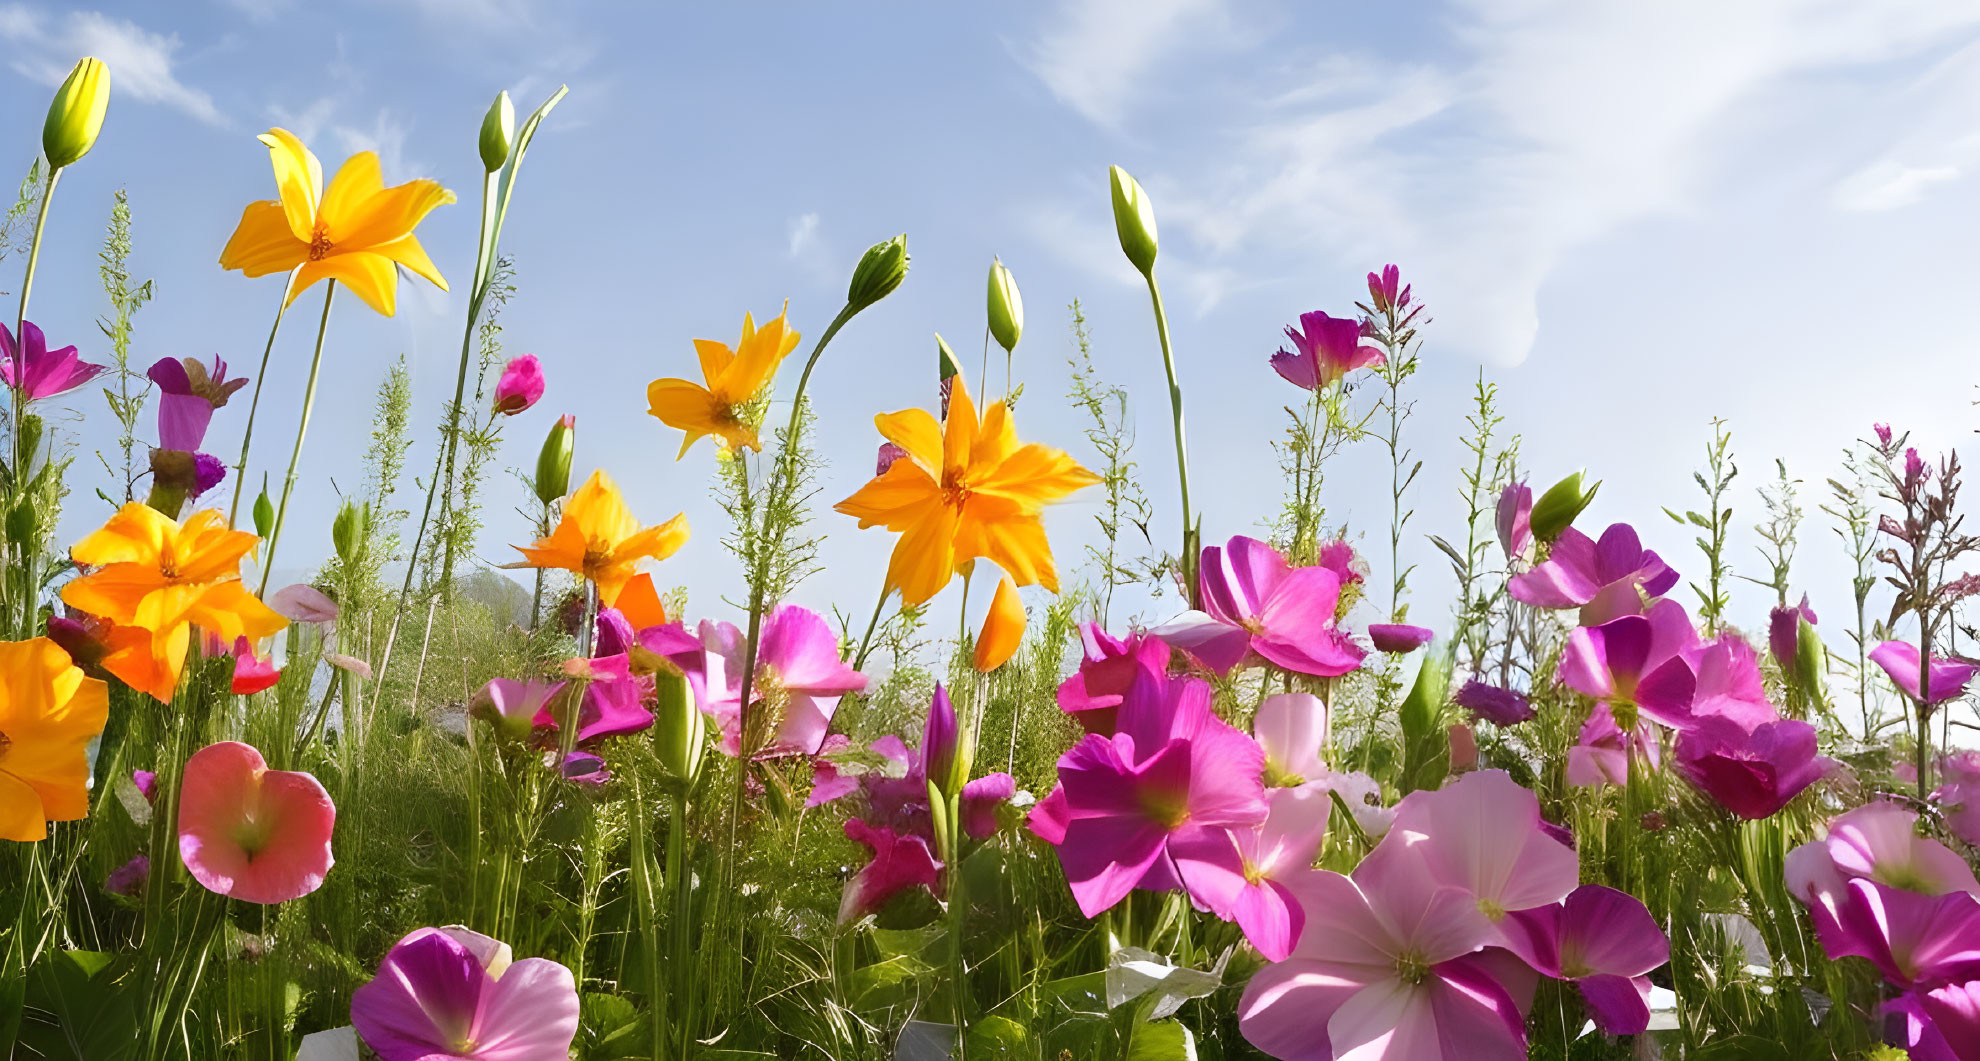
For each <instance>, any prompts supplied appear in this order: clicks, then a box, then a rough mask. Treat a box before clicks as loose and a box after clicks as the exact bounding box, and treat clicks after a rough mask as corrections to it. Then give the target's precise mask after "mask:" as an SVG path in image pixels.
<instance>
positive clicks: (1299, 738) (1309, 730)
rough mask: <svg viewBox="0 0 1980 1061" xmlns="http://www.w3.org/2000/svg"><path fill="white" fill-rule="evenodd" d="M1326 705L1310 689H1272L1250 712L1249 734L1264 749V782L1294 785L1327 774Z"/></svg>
mask: <svg viewBox="0 0 1980 1061" xmlns="http://www.w3.org/2000/svg"><path fill="white" fill-rule="evenodd" d="M1327 724H1328V718H1327V705H1326V704H1325V703H1323V702H1322V701H1321V699H1320V698H1319V697H1317V696H1314V695H1313V694H1311V693H1275V694H1273V695H1271V696H1268V697H1266V698H1265V701H1264V702H1263V703H1261V704H1259V705H1258V711H1257V712H1256V713H1255V714H1253V715H1252V716H1251V735H1252V737H1253V739H1255V740H1257V741H1258V747H1259V750H1260V751H1262V752H1264V753H1265V784H1266V785H1267V786H1268V787H1272V788H1296V787H1298V786H1301V785H1304V784H1306V783H1307V782H1309V781H1318V780H1321V779H1322V778H1325V777H1326V776H1327V764H1326V763H1325V762H1323V761H1321V758H1320V752H1321V750H1322V749H1323V748H1325V747H1326V746H1327Z"/></svg>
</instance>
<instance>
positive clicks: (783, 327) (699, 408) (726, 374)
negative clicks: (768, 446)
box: [646, 306, 798, 460]
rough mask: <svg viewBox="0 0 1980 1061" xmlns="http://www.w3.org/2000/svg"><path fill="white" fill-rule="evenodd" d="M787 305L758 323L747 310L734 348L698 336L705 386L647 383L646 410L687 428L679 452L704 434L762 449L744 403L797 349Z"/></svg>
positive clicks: (682, 454)
mask: <svg viewBox="0 0 1980 1061" xmlns="http://www.w3.org/2000/svg"><path fill="white" fill-rule="evenodd" d="M787 313H789V307H788V306H786V307H785V312H784V313H779V314H777V316H776V317H775V318H774V319H772V320H769V321H766V322H765V323H764V325H763V327H761V328H758V327H757V326H756V322H755V321H753V320H751V319H750V316H749V314H747V313H745V314H743V328H742V339H741V340H740V341H739V342H737V343H736V348H735V349H734V350H730V349H729V348H728V347H727V346H724V345H722V344H721V343H718V342H716V341H715V340H713V339H696V340H695V341H694V352H695V353H696V354H699V355H700V356H701V378H702V379H703V380H704V381H706V384H707V385H706V386H703V385H702V384H700V383H695V382H693V381H691V380H685V379H656V380H654V381H653V382H652V383H651V384H649V385H648V386H647V388H646V402H647V405H648V406H650V408H648V409H647V410H646V411H647V412H648V413H649V414H650V415H652V416H655V417H657V418H659V420H660V422H661V423H663V424H666V425H667V426H668V427H677V428H680V429H681V430H682V431H685V432H687V438H686V439H684V440H682V442H681V452H680V453H679V454H677V455H676V456H675V457H674V459H675V460H679V459H681V458H682V457H685V456H687V451H688V449H689V447H691V446H693V445H694V444H695V442H697V441H699V440H700V439H701V438H702V437H703V436H705V435H714V436H715V437H717V438H719V439H721V440H722V444H723V445H724V446H726V447H728V448H730V449H735V448H739V447H744V446H747V447H748V448H750V449H753V450H757V451H758V452H761V451H762V449H763V444H762V443H761V442H760V441H758V440H757V437H756V428H755V426H754V425H752V424H750V423H748V422H747V421H745V420H744V419H743V415H742V414H743V407H744V406H746V405H748V404H749V403H750V401H751V400H753V399H754V398H755V397H756V395H757V393H758V392H759V391H761V390H763V388H764V387H765V386H767V385H768V384H769V383H770V377H771V376H774V375H776V374H777V366H778V365H780V364H782V363H783V360H784V358H785V356H786V355H788V354H789V353H790V352H791V351H792V350H794V349H796V348H797V344H798V333H797V332H794V331H792V330H791V328H790V326H789V325H788V324H786V323H785V322H784V317H785V315H786V314H787Z"/></svg>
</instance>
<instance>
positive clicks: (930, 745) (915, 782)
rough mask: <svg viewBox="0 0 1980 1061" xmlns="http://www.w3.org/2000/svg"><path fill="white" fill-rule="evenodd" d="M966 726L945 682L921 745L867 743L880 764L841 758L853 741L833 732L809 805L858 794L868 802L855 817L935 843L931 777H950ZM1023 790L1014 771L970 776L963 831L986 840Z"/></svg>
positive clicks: (890, 739) (885, 740)
mask: <svg viewBox="0 0 1980 1061" xmlns="http://www.w3.org/2000/svg"><path fill="white" fill-rule="evenodd" d="M959 738H960V729H959V727H958V726H957V724H956V713H955V708H954V707H953V705H951V703H950V701H949V694H948V692H947V691H946V690H944V689H943V688H942V687H941V686H940V685H937V686H936V687H935V696H934V699H933V700H932V701H931V702H930V704H929V707H928V719H927V721H926V723H925V724H924V725H923V728H922V736H921V747H919V748H909V747H908V746H907V745H906V744H905V743H904V742H903V741H902V740H901V739H900V738H899V737H895V736H891V735H889V736H885V737H881V738H879V739H877V740H875V741H874V742H873V743H872V744H870V745H868V746H867V751H868V752H870V753H872V754H873V755H875V756H878V757H879V758H880V760H881V762H882V765H881V767H880V768H878V769H870V768H864V767H862V766H855V765H854V764H855V762H856V760H847V761H845V762H843V763H842V762H841V761H839V760H837V759H835V758H833V757H832V755H833V753H843V752H844V751H846V750H847V749H849V748H850V745H851V742H850V741H848V740H847V739H846V738H845V737H844V736H842V735H839V734H833V735H832V736H831V737H829V738H827V740H826V745H825V748H824V749H823V751H822V753H821V754H820V756H819V757H818V758H817V759H816V760H815V761H814V763H813V768H812V789H811V795H810V797H809V798H808V799H807V800H806V801H805V806H806V807H817V806H821V805H823V804H826V803H831V802H833V801H835V800H840V799H844V798H846V797H848V796H853V795H855V794H858V795H860V796H862V797H863V803H864V806H863V807H861V808H860V809H859V810H858V811H857V812H856V814H855V815H854V816H855V817H858V818H861V819H863V820H865V822H866V823H867V824H868V825H869V826H872V827H874V828H877V829H879V828H884V829H888V830H891V831H893V832H897V833H900V834H902V835H909V834H912V835H914V836H919V837H921V838H923V839H925V840H927V841H929V842H930V843H931V844H932V843H933V841H934V839H935V828H934V822H933V819H932V818H931V816H930V813H929V806H928V780H929V778H930V777H935V778H938V779H939V778H943V777H946V776H947V774H948V771H949V770H950V769H951V768H952V766H953V764H954V760H955V755H956V747H957V742H958V740H959ZM1015 795H1017V782H1016V780H1015V779H1013V778H1012V777H1011V775H1009V774H1005V773H994V774H988V775H985V776H983V777H979V778H977V779H975V780H973V781H969V782H966V783H965V784H964V785H963V789H962V824H963V833H964V835H966V836H968V837H969V838H971V839H973V840H981V839H984V838H986V837H989V836H991V835H994V834H995V833H996V832H997V828H998V820H997V808H998V807H999V806H1001V805H1002V804H1004V803H1006V802H1008V801H1009V800H1010V799H1011V797H1013V796H1015Z"/></svg>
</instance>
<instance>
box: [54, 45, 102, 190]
mask: <svg viewBox="0 0 1980 1061" xmlns="http://www.w3.org/2000/svg"><path fill="white" fill-rule="evenodd" d="M109 106H110V68H109V67H107V66H104V65H103V60H101V59H96V58H84V59H83V60H81V61H80V62H78V63H76V68H75V69H74V70H71V71H69V79H68V80H67V81H64V82H62V87H61V88H59V89H56V90H55V98H54V100H53V101H51V102H50V103H49V104H48V120H47V121H46V122H43V123H42V126H41V153H42V154H44V155H47V156H48V165H49V166H50V167H51V168H53V169H61V168H62V167H64V166H68V165H73V164H74V163H75V162H76V161H77V160H78V159H80V158H82V157H83V156H84V155H87V154H89V149H90V148H92V147H94V146H96V134H97V133H98V132H100V131H102V129H103V112H104V111H105V110H106V109H107V108H108V107H109Z"/></svg>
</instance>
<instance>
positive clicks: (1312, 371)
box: [1272, 310, 1383, 390]
mask: <svg viewBox="0 0 1980 1061" xmlns="http://www.w3.org/2000/svg"><path fill="white" fill-rule="evenodd" d="M1286 338H1288V339H1291V340H1292V344H1293V351H1297V352H1296V353H1295V352H1293V351H1288V350H1285V349H1284V348H1281V349H1280V350H1279V352H1278V353H1276V354H1273V355H1272V368H1273V369H1274V370H1275V371H1277V372H1278V373H1279V375H1280V376H1282V377H1284V378H1285V380H1286V382H1288V383H1291V384H1292V385H1293V386H1295V387H1303V388H1305V389H1306V390H1319V389H1322V388H1324V387H1326V386H1327V385H1329V384H1331V383H1334V382H1336V381H1338V380H1340V379H1341V378H1342V377H1343V376H1346V375H1347V374H1348V373H1350V372H1352V371H1354V370H1355V369H1358V368H1372V367H1376V366H1379V365H1381V364H1382V363H1383V357H1382V351H1381V350H1379V349H1377V348H1375V347H1373V346H1364V345H1362V342H1361V322H1360V321H1358V320H1355V319H1353V318H1351V317H1329V316H1327V315H1326V314H1325V313H1321V312H1319V311H1317V310H1316V311H1314V312H1312V313H1302V314H1300V315H1299V327H1297V328H1290V327H1289V328H1287V329H1286Z"/></svg>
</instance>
